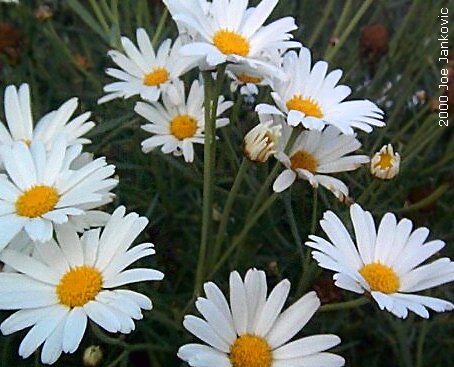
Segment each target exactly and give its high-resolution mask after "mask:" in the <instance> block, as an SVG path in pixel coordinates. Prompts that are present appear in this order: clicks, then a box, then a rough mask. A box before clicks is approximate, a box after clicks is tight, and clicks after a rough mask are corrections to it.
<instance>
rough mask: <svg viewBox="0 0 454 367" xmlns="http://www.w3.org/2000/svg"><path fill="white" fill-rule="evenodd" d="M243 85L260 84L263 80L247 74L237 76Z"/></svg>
mask: <svg viewBox="0 0 454 367" xmlns="http://www.w3.org/2000/svg"><path fill="white" fill-rule="evenodd" d="M236 77H237V78H238V80H239V81H240V82H241V83H244V84H259V83H261V82H262V80H263V78H260V77H255V76H251V75H247V74H240V75H237V76H236Z"/></svg>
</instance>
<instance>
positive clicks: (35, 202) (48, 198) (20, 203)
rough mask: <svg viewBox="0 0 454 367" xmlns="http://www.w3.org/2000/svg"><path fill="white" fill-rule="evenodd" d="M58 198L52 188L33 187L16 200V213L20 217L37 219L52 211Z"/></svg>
mask: <svg viewBox="0 0 454 367" xmlns="http://www.w3.org/2000/svg"><path fill="white" fill-rule="evenodd" d="M59 198H60V196H59V195H58V192H57V190H56V189H55V188H53V187H50V186H45V185H38V186H33V187H32V188H30V189H28V190H27V191H25V192H24V193H23V194H22V195H21V196H19V198H18V199H17V200H16V213H17V214H18V215H20V216H22V217H28V218H36V217H39V216H41V215H43V214H46V213H47V212H50V211H51V210H53V209H54V208H55V205H57V203H58V200H59Z"/></svg>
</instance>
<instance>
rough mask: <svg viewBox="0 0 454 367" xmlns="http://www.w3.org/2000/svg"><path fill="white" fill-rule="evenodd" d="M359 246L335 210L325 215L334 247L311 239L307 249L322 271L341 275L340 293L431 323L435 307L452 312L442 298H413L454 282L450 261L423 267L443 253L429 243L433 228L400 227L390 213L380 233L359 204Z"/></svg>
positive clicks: (354, 216) (355, 219)
mask: <svg viewBox="0 0 454 367" xmlns="http://www.w3.org/2000/svg"><path fill="white" fill-rule="evenodd" d="M350 216H351V220H352V223H353V228H354V230H355V237H356V244H355V243H354V242H353V241H352V239H351V237H350V235H349V233H348V231H347V229H346V228H345V226H344V225H343V224H342V222H341V220H340V219H339V218H338V217H337V216H336V215H335V214H334V213H333V212H331V211H327V212H325V214H324V216H323V219H322V220H321V221H320V225H321V226H322V228H323V230H324V231H325V233H326V234H327V236H328V238H329V240H330V241H331V242H328V241H326V240H325V239H323V238H320V237H317V236H309V238H310V239H311V242H306V245H307V246H309V247H312V248H314V249H316V250H317V251H313V252H312V256H313V257H314V259H315V260H317V261H318V264H319V266H321V267H322V268H325V269H330V270H333V271H335V272H336V274H335V275H334V279H335V280H336V285H337V286H338V287H340V288H343V289H346V290H349V291H352V292H356V293H364V292H367V293H370V294H371V295H372V297H373V299H374V300H375V301H376V302H377V303H378V305H379V306H380V308H381V309H382V310H384V309H386V310H388V311H389V312H391V313H393V314H394V315H396V316H397V317H400V318H406V317H407V315H408V311H409V310H410V311H413V312H414V313H416V314H418V315H419V316H421V317H424V318H428V317H429V312H428V311H427V309H426V307H427V308H430V309H432V310H434V311H437V312H444V311H451V310H452V309H454V305H453V304H452V303H451V302H447V301H444V300H441V299H438V298H433V297H427V296H420V295H416V294H412V293H414V292H418V291H422V290H425V289H429V288H433V287H436V286H439V285H441V284H444V283H448V282H451V281H453V280H454V262H452V261H451V260H450V259H448V258H446V257H444V258H439V259H437V260H435V261H433V262H431V263H428V264H425V265H421V264H422V263H423V262H425V261H426V260H427V259H428V258H429V257H431V256H432V255H433V254H435V253H437V252H438V251H440V250H441V249H442V248H443V247H444V246H445V243H444V242H443V241H440V240H434V241H429V242H425V241H426V239H427V236H428V235H429V230H428V229H427V228H424V227H422V228H417V229H416V230H414V231H413V232H412V228H413V224H412V222H411V221H410V220H408V219H406V218H405V219H402V220H400V221H399V222H397V220H396V217H395V216H394V214H392V213H386V214H385V215H384V216H383V218H382V220H381V222H380V225H379V227H378V231H377V230H376V229H375V223H374V219H373V218H372V215H371V214H370V213H369V212H367V211H364V210H363V209H362V208H361V207H360V206H359V205H358V204H353V205H352V206H351V207H350Z"/></svg>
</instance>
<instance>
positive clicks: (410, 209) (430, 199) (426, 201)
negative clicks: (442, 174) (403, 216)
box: [394, 183, 450, 213]
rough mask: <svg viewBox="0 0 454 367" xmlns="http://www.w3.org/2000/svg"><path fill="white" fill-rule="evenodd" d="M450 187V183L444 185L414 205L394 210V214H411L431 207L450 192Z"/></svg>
mask: <svg viewBox="0 0 454 367" xmlns="http://www.w3.org/2000/svg"><path fill="white" fill-rule="evenodd" d="M449 186H450V185H449V183H444V184H443V185H441V186H440V187H439V188H438V189H436V190H435V191H434V192H433V193H432V194H430V195H429V196H427V197H425V198H424V199H422V200H420V201H418V202H417V203H414V204H412V205H409V206H405V207H403V208H400V209H394V213H410V212H414V211H417V210H421V209H424V208H426V207H428V206H429V205H431V204H432V203H434V202H435V201H437V200H438V199H439V198H440V197H441V196H442V195H443V194H444V193H445V192H446V191H448V189H449Z"/></svg>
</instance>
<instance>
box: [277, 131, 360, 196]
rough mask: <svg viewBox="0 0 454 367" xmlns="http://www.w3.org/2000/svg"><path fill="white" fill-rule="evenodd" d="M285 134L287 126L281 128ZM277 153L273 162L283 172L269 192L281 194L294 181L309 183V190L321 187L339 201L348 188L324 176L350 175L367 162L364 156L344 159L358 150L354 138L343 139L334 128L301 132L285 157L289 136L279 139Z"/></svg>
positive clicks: (335, 179) (346, 136)
mask: <svg viewBox="0 0 454 367" xmlns="http://www.w3.org/2000/svg"><path fill="white" fill-rule="evenodd" d="M284 128H286V130H287V131H288V130H289V127H288V126H285V125H284ZM283 136H284V137H285V138H284V139H283V140H282V143H281V148H280V152H279V153H277V154H276V158H277V159H278V160H279V161H280V162H281V163H282V164H283V165H284V166H285V167H286V168H287V169H286V170H285V171H283V172H282V173H281V174H280V175H279V176H278V177H277V179H276V181H274V184H273V189H274V191H275V192H281V191H283V190H285V189H287V188H288V187H289V186H290V185H291V184H292V183H293V182H294V181H295V180H296V179H297V178H301V179H303V180H307V181H309V183H310V184H311V185H312V186H313V187H318V185H322V186H324V187H326V188H327V189H328V190H330V191H331V192H332V193H333V194H334V195H335V196H336V197H337V198H338V199H339V200H341V201H343V200H344V199H345V198H346V197H348V187H347V186H346V185H345V184H344V183H343V182H342V181H341V180H339V179H337V178H334V177H331V176H327V175H326V174H327V173H328V174H329V173H336V172H347V171H353V170H355V169H357V168H358V167H360V166H361V165H363V164H365V163H368V162H369V157H368V156H366V155H347V154H349V153H352V152H354V151H355V150H357V149H359V148H360V147H361V143H360V142H359V141H358V139H356V135H344V134H341V132H340V131H339V130H338V129H336V128H335V127H334V126H328V127H327V128H326V129H325V130H323V131H317V130H305V131H303V132H302V133H301V134H300V135H299V136H298V138H297V139H296V140H295V143H294V144H293V145H292V147H291V149H290V154H288V155H287V154H286V153H285V152H284V150H283V148H284V147H285V146H286V145H287V141H288V139H289V136H290V134H289V133H288V132H287V133H286V134H284V135H283Z"/></svg>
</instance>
